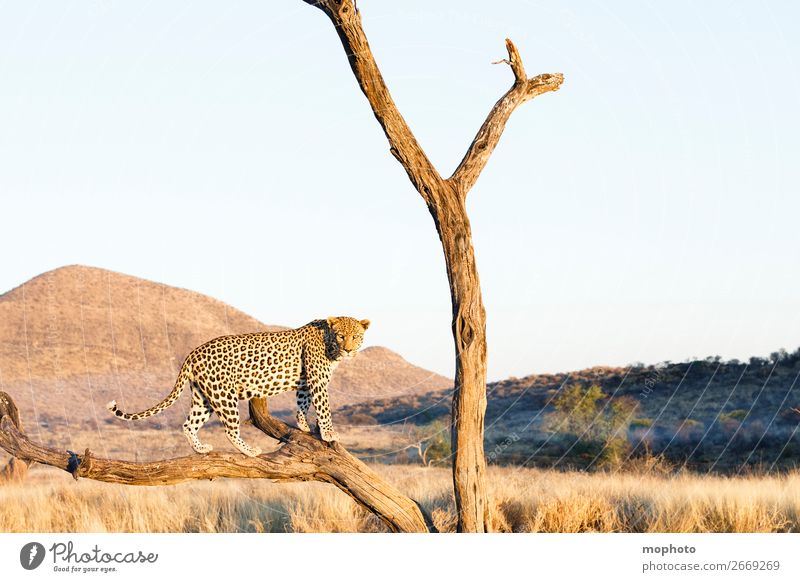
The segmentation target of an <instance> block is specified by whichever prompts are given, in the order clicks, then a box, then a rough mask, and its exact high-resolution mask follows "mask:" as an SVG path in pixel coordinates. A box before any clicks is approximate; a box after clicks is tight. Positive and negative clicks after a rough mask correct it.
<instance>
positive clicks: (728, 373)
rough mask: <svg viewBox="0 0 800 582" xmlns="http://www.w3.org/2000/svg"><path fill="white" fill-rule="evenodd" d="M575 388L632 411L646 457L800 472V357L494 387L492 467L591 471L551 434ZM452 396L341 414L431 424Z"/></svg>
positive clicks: (394, 401)
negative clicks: (564, 395) (566, 394)
mask: <svg viewBox="0 0 800 582" xmlns="http://www.w3.org/2000/svg"><path fill="white" fill-rule="evenodd" d="M573 384H578V385H580V386H581V387H583V388H588V387H589V386H591V385H597V386H599V387H600V388H601V390H602V392H603V393H604V394H605V397H604V398H603V400H602V401H601V405H602V406H605V407H606V408H609V407H610V406H611V405H612V403H613V402H615V401H619V399H623V398H624V399H627V401H628V402H631V403H633V404H635V407H636V408H635V413H634V415H633V416H632V417H631V418H630V419H629V421H630V425H629V427H628V429H627V430H626V431H625V433H623V434H625V435H626V437H627V439H628V441H629V442H630V445H631V446H632V447H633V448H634V450H638V451H639V452H641V451H642V450H647V451H648V453H652V454H663V455H664V456H665V457H666V458H668V459H671V460H672V461H675V462H679V463H686V464H687V465H690V466H698V467H706V466H713V467H714V468H715V469H732V468H734V469H738V468H739V467H740V466H741V465H742V464H749V465H760V466H766V467H770V466H772V465H773V464H774V465H776V466H782V467H793V466H796V465H797V464H800V349H798V350H796V351H794V352H791V353H789V352H786V351H785V350H781V351H777V352H774V353H772V354H770V356H769V357H766V358H759V357H754V358H751V359H750V360H749V361H748V362H746V363H745V362H740V361H737V360H731V361H723V360H721V359H720V358H718V357H710V358H706V359H704V360H694V361H690V362H681V363H673V362H663V363H660V364H656V365H649V366H645V365H635V366H631V367H628V368H619V367H599V366H598V367H594V368H589V369H586V370H580V371H576V372H569V373H562V374H534V375H530V376H526V377H524V378H508V379H506V380H502V381H499V382H492V383H490V384H488V385H487V388H486V392H487V401H488V406H487V410H486V439H485V446H486V450H487V453H488V454H492V452H493V451H494V454H493V461H494V462H500V463H522V464H542V465H550V464H563V465H578V466H581V464H582V463H585V462H591V461H592V457H591V456H589V457H588V458H583V457H581V455H580V454H579V452H580V451H581V450H582V447H580V446H575V445H574V444H573V443H575V438H574V437H575V436H576V435H572V437H570V438H572V440H569V438H567V437H568V436H569V435H564V434H561V435H559V434H556V433H553V432H552V431H550V430H549V429H548V427H547V418H548V415H549V414H550V413H552V412H553V411H554V402H555V400H556V398H557V397H558V395H559V394H560V393H561V391H562V390H563V389H564V388H565V387H566V386H569V385H573ZM451 395H452V390H451V389H447V390H436V391H432V392H430V393H428V394H409V395H405V396H398V397H391V398H386V399H375V400H370V401H365V402H359V403H355V404H352V405H348V406H346V407H345V408H343V409H342V410H340V411H339V412H340V415H341V416H343V417H344V418H346V419H357V420H358V421H359V422H361V423H369V422H372V423H375V424H379V425H394V426H400V425H406V424H413V425H425V424H428V423H431V422H433V421H435V420H447V419H448V418H449V415H450V403H451V402H450V399H451ZM577 436H578V437H579V436H580V435H577ZM512 437H513V438H512ZM509 439H510V440H509Z"/></svg>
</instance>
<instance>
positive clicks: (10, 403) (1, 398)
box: [0, 392, 28, 483]
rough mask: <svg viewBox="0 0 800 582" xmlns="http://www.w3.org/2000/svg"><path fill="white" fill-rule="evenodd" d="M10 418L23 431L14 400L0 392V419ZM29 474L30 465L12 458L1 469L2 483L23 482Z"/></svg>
mask: <svg viewBox="0 0 800 582" xmlns="http://www.w3.org/2000/svg"><path fill="white" fill-rule="evenodd" d="M4 416H5V417H8V419H9V420H10V421H11V422H12V423H13V424H14V426H16V427H17V428H19V430H22V422H21V421H20V418H19V410H18V409H17V405H16V404H15V403H14V400H13V399H12V398H11V397H10V396H9V395H8V394H6V393H5V392H0V418H3V417H4ZM27 474H28V464H27V463H26V462H25V461H22V460H20V459H17V458H16V457H13V456H12V457H11V459H9V461H8V463H6V466H5V467H3V468H2V469H0V483H6V482H10V481H21V480H22V479H24V478H25V475H27Z"/></svg>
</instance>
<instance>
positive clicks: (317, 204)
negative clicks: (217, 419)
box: [0, 0, 800, 379]
mask: <svg viewBox="0 0 800 582" xmlns="http://www.w3.org/2000/svg"><path fill="white" fill-rule="evenodd" d="M359 8H360V9H361V12H362V17H363V21H364V26H365V29H366V32H367V34H368V36H369V39H370V42H371V45H372V47H373V50H374V52H375V55H376V58H377V59H378V63H379V65H380V66H381V68H382V70H383V73H384V76H385V77H386V79H387V81H388V84H389V87H390V89H391V90H392V92H393V94H394V97H395V99H396V101H397V103H398V105H399V106H400V108H401V111H402V113H403V114H404V116H405V117H406V119H407V120H408V121H409V123H410V125H411V127H412V129H413V130H414V131H415V133H416V135H417V137H418V138H419V140H420V141H421V143H422V144H423V146H424V147H425V148H426V150H427V152H428V154H429V155H430V157H431V158H432V159H433V161H434V163H435V164H436V165H437V167H438V168H439V169H440V171H441V172H442V173H444V174H448V175H449V173H450V171H451V170H452V169H453V168H454V166H455V165H456V164H457V162H458V161H459V160H460V158H461V156H462V155H463V153H464V150H465V148H466V147H467V145H468V143H469V141H470V140H471V138H472V136H473V135H474V133H475V131H476V130H477V128H478V127H479V125H480V124H481V122H482V121H483V119H484V118H485V115H486V113H487V112H488V110H489V108H490V107H491V106H492V104H493V103H494V101H495V100H496V99H497V98H498V97H499V96H500V95H501V94H502V93H503V92H504V91H505V90H506V88H507V87H508V85H509V84H510V81H511V73H510V71H509V70H508V67H506V66H504V65H496V66H492V65H491V64H490V63H491V61H496V60H498V59H500V58H503V57H504V56H505V54H504V45H503V39H504V38H505V37H506V36H508V37H510V38H512V39H513V40H514V41H515V42H516V44H517V46H518V47H519V49H520V51H521V53H522V56H523V59H524V62H525V66H526V68H527V70H528V73H529V74H531V75H533V74H536V73H540V72H556V71H561V72H563V73H564V74H565V75H566V82H565V84H564V87H563V88H562V90H561V91H559V92H558V93H554V94H547V95H544V96H542V97H539V98H538V99H536V100H534V101H532V102H529V103H527V104H525V105H524V106H523V107H522V108H521V109H519V110H517V112H516V113H515V114H514V115H513V116H512V118H511V121H510V123H509V125H508V127H507V130H506V132H505V135H504V136H503V139H502V140H501V142H500V145H499V147H498V148H497V150H496V151H495V154H494V156H493V158H492V159H491V161H490V162H489V165H488V166H487V168H486V170H485V171H484V173H483V175H482V177H481V178H480V180H479V181H478V184H477V185H476V187H475V188H474V190H473V191H472V193H471V194H470V197H469V210H470V214H471V216H472V220H473V230H474V238H475V246H476V249H477V254H478V266H479V269H480V272H481V277H482V283H483V290H484V295H485V301H486V306H487V312H488V334H489V376H490V378H493V379H496V378H501V377H505V376H508V375H524V374H528V373H532V372H541V371H559V370H569V369H574V368H579V367H585V366H590V365H596V364H612V365H625V364H628V363H631V362H634V361H645V362H655V361H660V360H664V359H672V360H681V359H684V358H687V357H691V356H705V355H709V354H721V355H723V356H725V357H740V358H741V357H747V356H749V355H752V354H766V353H769V352H770V351H773V350H775V349H777V348H780V347H786V348H789V349H792V348H794V347H796V346H798V345H800V299H799V298H800V294H799V293H798V289H800V275H798V258H797V251H798V241H799V239H800V234H799V233H798V224H799V223H798V217H799V216H800V199H799V197H798V189H799V188H798V186H799V185H800V164H798V157H799V156H798V154H800V147H799V146H800V137H799V136H800V114H799V113H798V103H800V77H799V76H798V65H799V64H800V37H798V35H797V34H796V25H797V23H798V22H800V8H798V4H797V3H795V2H790V1H784V2H753V1H746V2H745V1H708V2H689V1H675V2H655V1H640V0H639V1H630V2H600V1H594V2H560V1H556V0H552V1H550V0H548V1H537V2H526V1H517V0H510V1H503V2H493V3H488V2H478V1H464V0H459V1H450V0H447V1H444V0H442V1H438V2H435V3H433V2H430V1H427V2H425V1H421V0H408V1H405V2H402V3H397V2H391V3H389V2H379V1H377V0H360V2H359ZM0 195H2V200H3V208H4V211H3V213H2V215H0V216H1V217H2V218H0V220H1V221H2V222H0V247H2V249H3V254H2V268H0V289H1V290H7V289H9V288H11V287H13V286H15V285H17V284H19V283H20V282H22V281H24V280H26V279H27V278H29V277H31V276H34V275H36V274H38V273H40V272H42V271H45V270H48V269H51V268H55V267H58V266H61V265H65V264H73V263H81V264H87V265H93V266H98V267H104V268H108V269H113V270H116V271H121V272H124V273H129V274H132V275H137V276H140V277H145V278H148V279H153V280H156V281H161V282H164V283H168V284H170V285H177V286H181V287H186V288H190V289H193V290H196V291H199V292H202V293H206V294H209V295H212V296H215V297H218V298H220V299H222V300H224V301H226V302H228V303H230V304H232V305H234V306H235V307H238V308H240V309H242V310H244V311H246V312H248V313H250V314H252V315H254V316H256V317H258V318H259V319H261V320H263V321H265V322H268V323H279V324H287V325H295V324H302V323H305V322H307V321H308V320H310V319H313V318H315V317H318V316H325V315H328V314H352V315H354V316H358V317H368V318H370V319H372V320H373V321H374V327H372V328H370V332H369V334H368V340H369V342H370V343H372V344H381V345H386V346H389V347H391V348H393V349H395V350H397V351H399V352H400V353H401V354H402V355H403V356H405V357H406V358H408V359H409V360H411V361H412V362H415V363H417V364H420V365H422V366H425V367H428V368H430V369H433V370H436V371H439V372H442V373H445V374H451V373H452V343H451V338H450V329H449V325H450V305H449V294H448V287H447V282H446V278H445V273H444V265H443V259H442V255H441V250H440V247H439V242H438V239H437V236H436V234H435V231H434V228H433V223H432V221H431V218H430V216H429V215H428V213H427V211H426V209H425V207H424V205H423V203H422V201H421V198H420V197H419V195H418V194H417V193H416V192H415V191H414V190H413V189H412V187H411V186H410V184H409V182H408V180H407V179H406V176H405V174H404V172H403V170H402V169H401V167H400V166H399V165H398V164H397V162H396V161H395V160H394V159H393V158H392V156H391V155H390V154H389V153H388V147H387V145H386V142H385V139H384V137H383V134H382V132H381V131H380V128H379V126H378V125H377V123H376V122H375V120H374V118H373V116H372V113H371V111H370V110H369V107H368V105H367V102H366V100H365V99H364V97H363V96H362V95H361V93H360V91H359V90H358V88H357V86H356V83H355V81H354V79H353V76H352V74H351V72H350V70H349V67H348V65H347V62H346V59H345V56H344V54H343V51H342V49H341V46H340V44H339V41H338V38H337V37H336V34H335V33H334V30H333V28H332V27H331V25H330V23H329V22H328V21H327V19H326V18H325V17H324V15H323V14H322V13H321V12H319V11H318V10H316V9H314V8H312V7H310V6H308V5H306V4H305V3H304V2H302V1H301V0H283V1H281V2H268V1H264V0H260V1H257V2H218V1H217V2H208V1H198V0H194V1H192V2H189V1H159V2H148V3H141V2H118V1H101V0H94V1H85V2H82V1H74V2H63V1H60V0H59V1H55V0H46V1H40V2H28V1H21V0H17V1H11V2H9V1H6V2H2V3H0Z"/></svg>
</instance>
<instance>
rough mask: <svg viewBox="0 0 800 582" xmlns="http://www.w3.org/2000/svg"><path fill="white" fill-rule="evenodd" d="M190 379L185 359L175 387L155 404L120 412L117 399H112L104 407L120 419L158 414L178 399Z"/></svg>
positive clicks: (132, 418)
mask: <svg viewBox="0 0 800 582" xmlns="http://www.w3.org/2000/svg"><path fill="white" fill-rule="evenodd" d="M191 379H192V373H191V371H190V370H189V361H188V359H187V360H186V361H185V362H184V363H183V366H181V371H180V373H179V374H178V379H177V380H175V387H174V388H173V389H172V392H170V393H169V394H168V395H167V397H166V398H164V400H162V401H161V402H159V403H158V404H156V405H155V406H153V407H151V408H148V409H147V410H144V411H142V412H136V413H133V414H131V413H128V412H122V411H121V410H120V409H119V408H117V401H116V400H112V401H111V402H109V403H108V404H106V408H108V409H109V410H110V411H111V413H112V414H114V415H115V416H117V417H118V418H121V419H122V420H139V419H141V418H147V417H149V416H153V415H155V414H158V413H159V412H161V411H162V410H166V409H167V408H169V407H170V406H172V405H173V404H174V402H175V401H176V400H177V399H178V397H179V396H180V395H181V392H183V388H184V386H185V384H186V382H188V381H189V380H191Z"/></svg>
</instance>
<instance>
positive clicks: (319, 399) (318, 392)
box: [311, 386, 339, 442]
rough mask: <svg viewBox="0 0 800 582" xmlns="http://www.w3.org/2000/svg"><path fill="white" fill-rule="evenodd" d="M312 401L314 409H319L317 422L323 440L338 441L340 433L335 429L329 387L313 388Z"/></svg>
mask: <svg viewBox="0 0 800 582" xmlns="http://www.w3.org/2000/svg"><path fill="white" fill-rule="evenodd" d="M311 401H312V402H313V403H314V410H316V411H317V423H318V424H319V432H320V435H321V436H322V440H324V441H327V442H331V441H338V440H339V435H338V434H337V433H336V431H335V430H333V419H332V418H331V406H330V401H329V399H328V387H327V386H325V387H323V388H312V390H311Z"/></svg>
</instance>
